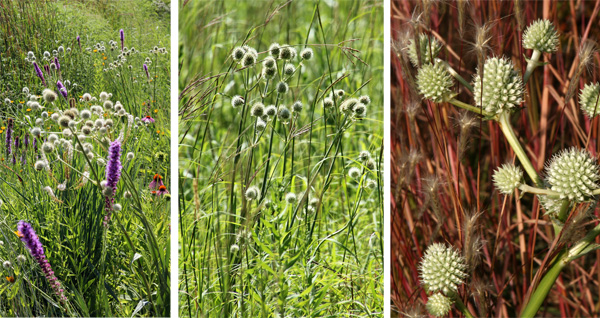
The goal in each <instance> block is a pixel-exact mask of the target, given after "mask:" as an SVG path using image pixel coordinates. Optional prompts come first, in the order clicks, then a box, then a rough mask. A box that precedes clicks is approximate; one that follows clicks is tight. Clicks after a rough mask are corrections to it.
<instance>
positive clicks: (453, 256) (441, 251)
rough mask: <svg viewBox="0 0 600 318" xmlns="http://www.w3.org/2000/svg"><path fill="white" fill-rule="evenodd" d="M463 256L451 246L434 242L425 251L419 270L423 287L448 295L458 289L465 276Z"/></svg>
mask: <svg viewBox="0 0 600 318" xmlns="http://www.w3.org/2000/svg"><path fill="white" fill-rule="evenodd" d="M466 270H467V263H466V260H465V258H464V257H463V256H462V255H460V254H459V252H458V251H457V250H455V249H454V248H453V247H449V246H446V245H445V244H442V243H434V244H432V245H430V246H429V247H428V248H427V250H426V251H425V255H424V256H423V259H422V260H421V264H420V266H419V271H420V274H421V281H422V282H423V285H425V289H426V290H427V291H428V292H430V293H435V292H438V291H441V292H443V293H444V294H446V295H448V294H450V293H455V292H456V291H457V290H458V285H460V284H462V283H464V279H465V278H466V277H467V272H466Z"/></svg>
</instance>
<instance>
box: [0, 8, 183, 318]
mask: <svg viewBox="0 0 600 318" xmlns="http://www.w3.org/2000/svg"><path fill="white" fill-rule="evenodd" d="M170 18H171V13H170V9H169V1H167V2H166V3H165V2H164V1H144V0H125V1H117V0H104V1H94V2H85V3H81V2H76V1H47V0H35V1H27V2H23V1H20V0H3V1H2V2H0V60H1V63H0V104H1V106H0V263H2V266H1V267H0V278H1V280H0V317H16V316H20V317H34V316H47V317H61V316H67V317H74V316H78V317H115V316H116V317H124V316H127V317H133V316H143V317H166V316H169V315H170V310H171V308H170V303H169V301H170V284H171V282H170V279H169V275H170V270H171V269H170V257H169V255H170V247H169V246H170V227H171V224H170V217H169V216H170V194H169V190H170V189H171V184H170V182H169V179H170V175H169V171H170V164H171V158H170V155H169V154H170V147H169V144H170V135H171V133H170V97H169V96H170V87H171V83H170V71H171V70H170V49H169V47H170V29H169V26H170Z"/></svg>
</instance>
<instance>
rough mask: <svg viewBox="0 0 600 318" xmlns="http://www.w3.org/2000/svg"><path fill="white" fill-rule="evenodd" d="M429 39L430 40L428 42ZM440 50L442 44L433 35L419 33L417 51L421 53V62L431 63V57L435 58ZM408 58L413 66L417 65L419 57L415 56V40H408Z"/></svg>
mask: <svg viewBox="0 0 600 318" xmlns="http://www.w3.org/2000/svg"><path fill="white" fill-rule="evenodd" d="M430 39H431V42H430ZM441 50H442V44H441V43H440V41H438V39H436V38H435V37H433V36H432V37H428V36H427V35H426V34H419V51H420V53H421V63H422V64H423V65H425V64H431V59H432V58H434V59H435V58H436V57H437V56H438V54H440V51H441ZM408 58H409V59H410V62H411V63H412V65H413V66H415V67H417V66H419V57H418V56H417V46H416V45H415V40H414V39H410V40H409V41H408Z"/></svg>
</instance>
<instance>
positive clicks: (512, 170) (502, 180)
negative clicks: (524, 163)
mask: <svg viewBox="0 0 600 318" xmlns="http://www.w3.org/2000/svg"><path fill="white" fill-rule="evenodd" d="M493 179H494V185H495V186H496V188H498V190H499V191H500V192H502V193H504V194H512V193H513V192H514V191H515V189H516V188H517V187H518V186H519V185H520V184H521V180H523V169H521V168H520V167H516V166H515V165H513V164H512V163H507V164H503V165H502V167H500V168H498V170H496V172H494V176H493Z"/></svg>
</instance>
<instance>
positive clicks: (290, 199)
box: [285, 192, 297, 204]
mask: <svg viewBox="0 0 600 318" xmlns="http://www.w3.org/2000/svg"><path fill="white" fill-rule="evenodd" d="M296 200H297V198H296V194H295V193H294V192H288V194H286V195H285V202H287V203H288V204H294V203H296Z"/></svg>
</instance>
